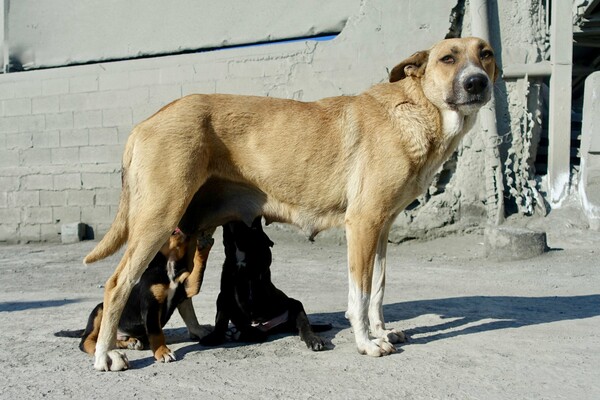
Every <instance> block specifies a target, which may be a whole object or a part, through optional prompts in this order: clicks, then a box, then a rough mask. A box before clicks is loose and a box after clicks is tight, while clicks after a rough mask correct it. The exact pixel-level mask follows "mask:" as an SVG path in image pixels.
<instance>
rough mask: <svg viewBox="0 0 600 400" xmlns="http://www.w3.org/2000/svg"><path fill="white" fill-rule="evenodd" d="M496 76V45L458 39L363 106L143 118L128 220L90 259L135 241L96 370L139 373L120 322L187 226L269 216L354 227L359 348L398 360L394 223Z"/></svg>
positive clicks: (416, 58) (206, 99)
mask: <svg viewBox="0 0 600 400" xmlns="http://www.w3.org/2000/svg"><path fill="white" fill-rule="evenodd" d="M497 74H498V71H497V67H496V65H495V62H494V53H493V51H492V49H491V47H490V45H489V44H488V43H486V42H485V41H483V40H481V39H478V38H465V39H449V40H444V41H442V42H440V43H438V44H436V45H434V46H433V47H432V48H431V49H430V50H428V51H421V52H418V53H416V54H414V55H413V56H411V57H410V58H408V59H407V60H405V61H403V62H402V63H401V64H399V65H397V66H396V67H395V68H394V69H393V70H392V72H391V74H390V82H389V83H383V84H379V85H375V86H373V87H372V88H370V89H369V90H367V91H366V92H364V93H362V94H360V95H357V96H342V97H333V98H327V99H323V100H320V101H316V102H311V103H303V102H298V101H292V100H283V99H274V98H266V97H249V96H232V95H191V96H187V97H184V98H182V99H179V100H177V101H174V102H172V103H170V104H168V105H167V106H165V107H163V108H162V109H161V110H160V111H159V112H157V113H156V114H154V115H153V116H152V117H150V118H148V119H147V120H145V121H143V122H141V123H140V124H139V125H137V126H136V127H135V128H134V129H133V132H132V133H131V136H130V137H129V140H128V141H127V145H126V148H125V153H124V156H123V190H122V193H121V200H120V204H119V210H118V212H117V216H116V218H115V221H114V222H113V224H112V226H111V228H110V230H109V231H108V233H107V234H106V235H105V237H104V238H103V239H102V241H101V242H100V243H99V244H98V246H97V247H96V248H95V249H94V250H93V251H92V252H91V253H90V254H89V255H88V256H87V257H86V259H85V262H86V263H89V262H93V261H96V260H98V259H101V258H104V257H106V256H108V255H110V254H113V253H114V252H115V251H116V250H117V249H118V248H119V247H121V246H122V245H123V244H124V243H125V242H126V241H127V242H128V248H127V251H126V252H125V254H124V256H123V258H122V260H121V262H120V263H119V265H118V267H117V268H116V270H115V272H114V274H113V275H112V276H111V278H110V279H109V280H108V281H107V283H106V289H105V293H104V305H105V309H104V319H103V320H102V326H101V329H100V335H99V338H98V343H97V346H96V353H95V357H96V358H95V365H94V367H95V368H96V369H98V370H105V371H108V370H121V369H124V368H127V359H126V358H125V356H124V355H123V354H121V353H120V352H118V351H116V350H114V349H115V340H116V332H117V324H118V321H119V317H120V315H121V312H122V310H123V307H124V305H125V302H126V300H127V297H128V295H129V292H130V291H131V288H132V287H133V285H134V284H135V282H136V281H137V279H138V278H139V277H140V276H141V274H142V273H143V272H144V268H145V267H146V265H148V263H149V261H150V260H151V259H152V257H153V256H154V254H156V252H157V251H158V250H159V249H160V246H161V245H162V243H164V242H165V240H166V239H167V238H168V237H169V235H170V234H171V232H172V231H173V229H174V228H175V227H176V226H179V227H181V229H182V230H183V232H185V233H188V234H191V233H195V232H211V231H214V229H215V228H216V227H217V226H219V225H222V224H224V223H226V222H228V221H232V220H242V221H245V222H246V223H247V224H248V225H250V223H251V222H252V221H253V220H254V218H255V217H256V216H259V215H263V216H264V217H265V218H266V220H267V222H271V221H281V222H288V223H293V224H295V225H298V226H299V227H301V228H302V229H304V230H305V231H306V232H307V233H308V234H310V235H311V236H314V235H315V234H316V233H318V232H319V231H321V230H324V229H326V228H329V227H332V226H336V225H338V226H339V225H345V228H346V237H347V242H348V268H349V294H348V312H347V316H348V318H349V319H350V322H351V323H352V327H353V329H354V334H355V339H356V345H357V347H358V351H359V352H360V353H362V354H368V355H371V356H381V355H385V354H389V353H391V352H393V351H395V347H394V345H393V344H392V343H395V342H399V341H403V340H404V334H403V333H402V332H400V331H395V330H388V329H385V324H384V319H383V312H382V302H383V292H384V285H385V254H386V247H387V238H388V233H389V229H390V226H391V224H392V223H393V221H394V219H395V218H396V216H397V215H398V213H399V212H400V211H401V210H402V209H403V208H404V207H406V206H407V205H408V204H410V203H411V202H412V201H413V200H414V199H415V198H416V197H417V196H418V195H420V194H421V193H422V192H423V191H424V190H425V189H426V188H427V187H428V185H429V183H430V180H431V178H432V176H433V174H434V173H435V172H436V171H437V169H438V168H439V167H440V165H441V164H442V163H443V162H444V161H445V160H446V159H447V158H448V157H449V156H450V155H451V154H452V152H453V151H454V150H455V149H456V147H457V145H458V143H459V141H460V139H461V137H462V136H463V135H464V134H465V133H466V132H467V130H468V129H469V128H470V127H471V126H472V124H473V121H474V119H475V113H476V112H477V111H478V110H479V109H480V108H481V106H483V105H484V104H485V103H486V102H487V101H488V100H489V99H490V97H491V94H492V82H493V80H494V79H495V78H496V76H497ZM186 210H187V211H186Z"/></svg>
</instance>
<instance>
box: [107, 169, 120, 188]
mask: <svg viewBox="0 0 600 400" xmlns="http://www.w3.org/2000/svg"><path fill="white" fill-rule="evenodd" d="M109 175H110V187H111V188H117V189H119V190H121V187H122V186H123V185H122V177H121V171H119V172H111V173H110V174H109Z"/></svg>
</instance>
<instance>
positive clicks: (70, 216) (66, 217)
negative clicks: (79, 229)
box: [52, 206, 81, 224]
mask: <svg viewBox="0 0 600 400" xmlns="http://www.w3.org/2000/svg"><path fill="white" fill-rule="evenodd" d="M52 219H53V220H54V222H55V223H56V224H59V223H68V222H78V221H80V220H81V207H79V206H67V207H52Z"/></svg>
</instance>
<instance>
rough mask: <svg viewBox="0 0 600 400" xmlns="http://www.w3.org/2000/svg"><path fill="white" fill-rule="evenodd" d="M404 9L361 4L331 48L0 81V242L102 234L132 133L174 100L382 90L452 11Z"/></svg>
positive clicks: (194, 57) (107, 66)
mask: <svg viewBox="0 0 600 400" xmlns="http://www.w3.org/2000/svg"><path fill="white" fill-rule="evenodd" d="M402 3H405V4H403V5H404V7H400V5H399V4H396V3H394V2H386V1H375V2H370V3H368V5H363V6H362V7H361V9H360V10H359V12H358V13H357V15H355V16H353V17H352V18H350V20H349V21H348V23H347V24H346V27H345V28H344V30H343V32H342V33H341V34H340V35H339V36H338V37H337V38H336V39H335V40H332V41H328V42H315V41H308V42H291V43H282V44H273V45H268V46H255V47H244V48H236V49H229V50H220V51H213V52H205V53H196V54H187V55H178V56H168V57H160V58H149V59H140V60H129V61H121V62H113V63H104V64H93V65H83V66H75V67H63V68H55V69H46V70H37V71H29V72H19V73H10V74H4V75H0V241H4V242H27V241H40V240H44V241H45V240H48V241H58V240H60V236H59V234H60V226H61V224H64V223H71V222H84V223H86V224H88V225H90V226H91V227H92V228H93V231H94V234H95V236H96V237H99V236H101V235H103V234H104V233H105V232H106V230H107V229H108V227H109V225H110V223H111V222H112V220H113V217H114V215H115V213H116V207H117V204H118V199H119V193H120V189H121V179H120V160H121V154H122V151H123V148H124V144H125V142H126V140H127V138H128V135H129V132H130V130H131V128H132V127H133V126H134V124H136V123H138V122H139V121H141V120H143V119H145V118H147V117H148V116H150V115H151V114H153V113H154V112H155V111H156V110H158V109H159V108H160V107H162V106H163V105H165V104H167V103H168V102H170V101H172V100H174V99H176V98H179V97H181V96H184V95H186V94H189V93H198V92H202V93H213V92H220V93H235V94H252V95H267V96H275V97H286V98H295V99H300V100H314V99H318V98H321V97H326V96H333V95H342V94H344V95H347V94H354V93H358V92H360V91H362V90H364V89H366V88H367V87H369V86H370V85H372V84H373V83H376V82H380V81H383V80H385V79H386V78H387V69H391V68H392V67H393V66H394V65H395V64H396V63H398V62H400V61H401V60H402V59H403V58H405V57H406V56H408V55H410V54H412V53H413V52H414V51H417V50H421V49H424V48H428V47H429V46H430V45H431V44H432V43H433V42H435V41H437V40H439V39H441V38H443V36H444V35H445V34H446V32H447V30H448V27H449V23H448V15H449V14H450V10H451V8H452V6H453V2H452V1H443V2H442V1H440V2H439V4H438V6H437V7H436V11H435V12H433V13H432V12H431V10H429V9H428V8H430V7H427V6H426V5H425V4H423V3H424V2H421V1H417V0H411V1H404V2H402ZM407 5H408V7H407ZM426 9H427V10H426ZM425 11H427V12H425ZM411 35H412V36H411ZM165 162H169V161H167V160H166V161H165Z"/></svg>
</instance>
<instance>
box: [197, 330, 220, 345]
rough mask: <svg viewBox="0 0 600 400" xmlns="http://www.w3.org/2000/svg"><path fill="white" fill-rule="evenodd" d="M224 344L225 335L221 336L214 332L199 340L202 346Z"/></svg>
mask: <svg viewBox="0 0 600 400" xmlns="http://www.w3.org/2000/svg"><path fill="white" fill-rule="evenodd" d="M223 343H225V335H221V334H218V333H215V332H212V333H209V334H208V335H206V336H204V337H203V338H202V339H200V344H201V345H202V346H211V347H212V346H218V345H220V344H223Z"/></svg>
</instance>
